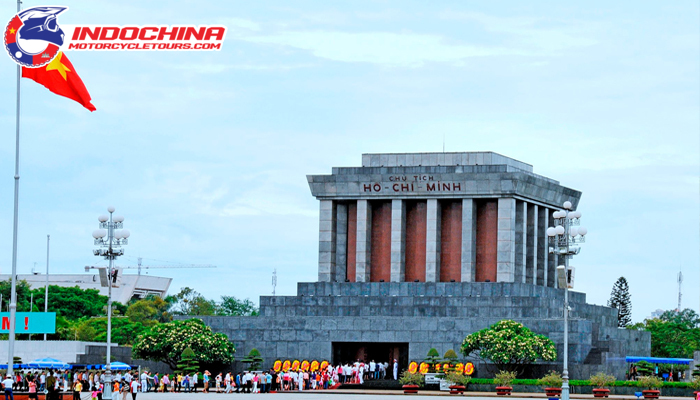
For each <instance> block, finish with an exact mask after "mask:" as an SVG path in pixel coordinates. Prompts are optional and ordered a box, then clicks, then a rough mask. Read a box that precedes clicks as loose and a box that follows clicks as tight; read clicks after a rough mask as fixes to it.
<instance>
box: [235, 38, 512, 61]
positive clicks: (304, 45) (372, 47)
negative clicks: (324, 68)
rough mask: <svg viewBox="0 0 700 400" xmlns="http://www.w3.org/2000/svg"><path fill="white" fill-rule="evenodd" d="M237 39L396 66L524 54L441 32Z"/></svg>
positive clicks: (319, 54)
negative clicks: (452, 41)
mask: <svg viewBox="0 0 700 400" xmlns="http://www.w3.org/2000/svg"><path fill="white" fill-rule="evenodd" d="M237 39H239V40H244V41H247V42H253V43H265V44H274V45H281V46H291V47H294V48H297V49H302V50H306V51H309V52H311V53H312V54H313V55H314V56H316V57H320V58H325V59H329V60H334V61H342V62H353V63H372V64H382V65H386V66H397V67H420V66H422V65H424V64H425V63H431V62H434V63H451V64H454V63H457V62H460V61H462V60H465V59H467V58H471V57H486V56H498V55H514V54H525V53H522V52H520V51H519V50H516V49H506V48H499V47H484V46H474V45H465V44H450V43H447V40H445V38H443V37H442V36H439V35H429V34H415V33H393V32H361V33H350V32H333V31H301V32H282V33H279V34H275V35H263V36H240V37H238V38H237Z"/></svg>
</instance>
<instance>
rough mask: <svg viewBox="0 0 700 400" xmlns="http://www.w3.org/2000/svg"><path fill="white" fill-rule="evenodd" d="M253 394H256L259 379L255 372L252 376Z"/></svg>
mask: <svg viewBox="0 0 700 400" xmlns="http://www.w3.org/2000/svg"><path fill="white" fill-rule="evenodd" d="M252 380H253V393H258V381H259V380H260V378H259V377H258V373H257V372H256V373H255V375H253V379H252Z"/></svg>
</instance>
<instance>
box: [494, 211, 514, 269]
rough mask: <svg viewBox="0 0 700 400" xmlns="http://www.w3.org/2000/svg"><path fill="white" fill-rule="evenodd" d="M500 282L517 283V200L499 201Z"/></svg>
mask: <svg viewBox="0 0 700 400" xmlns="http://www.w3.org/2000/svg"><path fill="white" fill-rule="evenodd" d="M497 251H498V255H497V261H496V265H497V275H496V280H497V281H498V282H514V281H515V199H514V198H499V199H498V244H497Z"/></svg>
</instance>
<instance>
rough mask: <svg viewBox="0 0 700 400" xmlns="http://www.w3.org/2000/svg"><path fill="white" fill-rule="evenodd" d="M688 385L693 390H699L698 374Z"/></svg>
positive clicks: (699, 379) (699, 380) (699, 378)
mask: <svg viewBox="0 0 700 400" xmlns="http://www.w3.org/2000/svg"><path fill="white" fill-rule="evenodd" d="M690 387H691V388H693V389H695V390H700V376H697V377H695V379H693V380H692V381H691V382H690Z"/></svg>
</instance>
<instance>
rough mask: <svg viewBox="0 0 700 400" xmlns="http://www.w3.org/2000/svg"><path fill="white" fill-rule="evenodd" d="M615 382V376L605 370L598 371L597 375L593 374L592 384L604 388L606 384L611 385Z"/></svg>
mask: <svg viewBox="0 0 700 400" xmlns="http://www.w3.org/2000/svg"><path fill="white" fill-rule="evenodd" d="M613 383H615V377H614V376H612V375H608V374H606V373H605V372H602V371H601V372H598V373H597V374H595V375H591V385H593V386H595V387H597V388H600V389H602V388H603V387H605V386H610V385H612V384H613Z"/></svg>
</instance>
